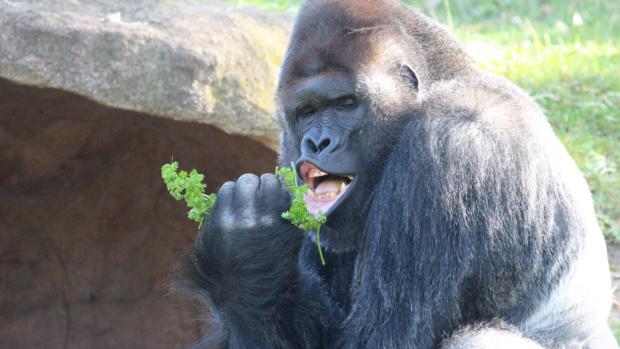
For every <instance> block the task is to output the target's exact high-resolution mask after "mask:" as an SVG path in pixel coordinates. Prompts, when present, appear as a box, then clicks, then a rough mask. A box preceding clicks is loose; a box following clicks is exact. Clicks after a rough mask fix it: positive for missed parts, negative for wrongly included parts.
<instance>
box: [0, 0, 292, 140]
mask: <svg viewBox="0 0 620 349" xmlns="http://www.w3.org/2000/svg"><path fill="white" fill-rule="evenodd" d="M291 23H292V17H291V16H290V15H288V14H275V13H268V12H264V11H261V10H259V9H252V8H239V7H235V6H232V5H224V4H222V3H219V2H213V1H208V0H161V1H152V0H137V1H115V0H0V77H4V78H7V79H10V80H13V81H17V82H20V83H25V84H30V85H35V86H40V87H53V88H58V89H62V90H66V91H71V92H74V93H77V94H80V95H83V96H86V97H88V98H91V99H93V100H95V101H97V102H99V103H102V104H105V105H108V106H112V107H118V108H123V109H128V110H134V111H139V112H143V113H146V114H150V115H158V116H161V117H166V118H170V119H175V120H184V121H197V122H200V123H206V124H211V125H215V126H217V127H218V128H220V129H222V130H224V131H226V132H229V133H233V134H242V135H248V136H252V137H256V138H257V139H260V140H262V141H263V142H265V143H266V144H269V145H271V146H272V147H273V145H274V144H275V143H276V141H277V137H278V130H277V126H276V124H275V121H274V117H273V116H274V109H275V101H274V90H275V84H276V79H277V74H278V68H279V64H280V62H281V60H282V57H283V54H284V51H285V48H286V44H287V40H288V33H289V28H290V26H291Z"/></svg>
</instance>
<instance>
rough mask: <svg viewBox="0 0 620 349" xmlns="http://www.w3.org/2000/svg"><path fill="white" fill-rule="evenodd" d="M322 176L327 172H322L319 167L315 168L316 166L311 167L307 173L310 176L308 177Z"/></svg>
mask: <svg viewBox="0 0 620 349" xmlns="http://www.w3.org/2000/svg"><path fill="white" fill-rule="evenodd" d="M323 176H327V173H325V172H323V171H321V170H319V169H316V168H314V169H312V170H311V171H310V173H309V174H308V177H310V178H314V177H323Z"/></svg>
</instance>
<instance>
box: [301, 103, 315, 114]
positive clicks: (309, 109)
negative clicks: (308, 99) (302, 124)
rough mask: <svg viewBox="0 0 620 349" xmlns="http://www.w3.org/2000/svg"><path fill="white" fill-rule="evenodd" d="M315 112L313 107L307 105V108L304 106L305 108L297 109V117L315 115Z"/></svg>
mask: <svg viewBox="0 0 620 349" xmlns="http://www.w3.org/2000/svg"><path fill="white" fill-rule="evenodd" d="M315 111H316V110H315V109H314V107H313V106H311V105H306V106H303V107H301V108H299V109H297V115H299V116H304V115H310V114H313V113H314V112H315Z"/></svg>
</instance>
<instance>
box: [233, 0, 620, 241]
mask: <svg viewBox="0 0 620 349" xmlns="http://www.w3.org/2000/svg"><path fill="white" fill-rule="evenodd" d="M231 1H232V2H236V3H239V4H246V5H257V6H262V7H265V8H269V9H272V10H280V11H295V10H296V9H298V7H299V5H300V3H301V1H299V0H271V1H270V0H231ZM407 2H408V3H410V4H412V5H414V6H415V7H417V8H419V9H420V10H421V11H422V12H424V13H425V14H427V15H429V16H431V17H433V18H435V19H437V20H439V21H440V22H442V23H444V24H446V25H448V26H449V27H451V29H452V30H453V31H454V32H455V33H456V35H457V36H458V37H459V38H460V39H461V40H462V41H463V42H464V43H465V44H466V45H467V46H468V47H470V52H472V54H474V56H475V58H476V59H477V60H478V61H479V62H480V65H481V67H483V68H484V69H485V70H488V71H492V72H495V73H497V74H499V75H502V76H505V77H507V78H509V79H511V80H513V81H515V82H516V83H517V84H518V85H519V86H521V87H522V88H524V89H525V90H527V91H528V92H530V93H531V95H532V96H533V97H534V98H535V99H536V100H537V101H538V103H539V104H540V105H541V106H542V107H543V108H544V109H545V111H546V113H547V117H548V119H549V121H550V122H551V124H552V125H553V127H554V129H555V131H556V133H557V135H558V137H560V139H561V140H562V142H563V143H564V144H565V145H566V147H567V148H568V150H569V152H570V153H571V154H572V156H573V157H574V158H575V160H576V161H577V164H578V165H579V167H580V168H581V170H582V171H583V173H584V174H585V176H586V178H587V179H588V182H589V184H590V186H591V189H592V193H593V197H594V201H595V205H596V208H597V214H598V217H599V221H600V223H601V227H602V229H603V232H604V233H605V236H607V238H608V239H609V240H610V241H613V242H616V243H619V242H620V1H616V0H608V1H601V0H599V1H580V0H569V1H561V0H547V1H541V0H531V1H517V0H511V1H509V0H495V1H491V0H475V1H474V0H436V1H431V0H426V1H421V0H411V1H407ZM580 21H581V22H582V23H580Z"/></svg>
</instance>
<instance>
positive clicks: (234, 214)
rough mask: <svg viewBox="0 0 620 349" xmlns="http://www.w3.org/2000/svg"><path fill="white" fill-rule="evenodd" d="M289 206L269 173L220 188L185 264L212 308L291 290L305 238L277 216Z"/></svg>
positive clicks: (250, 304) (253, 301)
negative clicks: (300, 249)
mask: <svg viewBox="0 0 620 349" xmlns="http://www.w3.org/2000/svg"><path fill="white" fill-rule="evenodd" d="M289 206H290V196H289V194H288V192H287V191H286V190H285V189H283V188H282V186H281V185H280V182H279V180H278V179H277V178H276V177H275V176H274V175H273V174H264V175H262V176H261V177H260V179H259V178H258V177H257V176H255V175H253V174H245V175H243V176H241V177H239V179H238V180H237V182H236V183H235V182H227V183H225V184H224V185H223V186H222V187H221V188H220V190H219V192H218V194H217V200H216V202H215V207H214V208H213V211H212V213H211V215H210V217H209V219H208V220H207V221H206V222H205V224H204V227H203V229H202V231H201V232H200V234H199V235H198V238H197V239H196V243H195V250H194V255H193V256H192V257H191V260H190V261H189V263H188V265H187V267H188V269H189V270H188V271H189V272H190V273H191V274H193V277H192V278H194V279H196V280H200V283H201V284H202V285H198V286H199V287H200V288H202V289H205V290H206V291H207V293H208V294H209V297H210V298H211V300H212V301H213V303H214V305H215V306H216V307H218V308H221V307H222V306H225V305H227V304H230V303H231V302H232V303H234V304H245V305H246V306H248V307H252V308H254V307H257V306H260V305H261V304H264V303H265V302H267V303H269V302H270V300H274V299H276V298H277V297H279V296H280V294H281V293H282V292H286V291H287V290H288V289H289V286H290V285H291V281H292V280H293V279H294V277H295V276H296V275H297V270H296V266H297V256H298V253H299V248H300V244H301V241H302V239H303V234H302V233H301V231H299V230H297V229H296V228H295V227H294V226H292V225H291V224H290V223H288V222H286V221H285V220H283V219H282V218H281V214H282V212H284V211H286V210H287V208H288V207H289Z"/></svg>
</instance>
